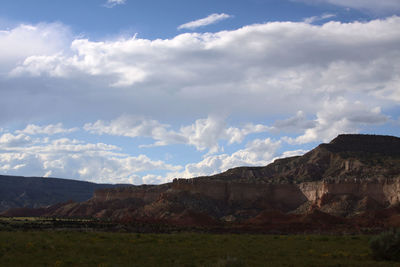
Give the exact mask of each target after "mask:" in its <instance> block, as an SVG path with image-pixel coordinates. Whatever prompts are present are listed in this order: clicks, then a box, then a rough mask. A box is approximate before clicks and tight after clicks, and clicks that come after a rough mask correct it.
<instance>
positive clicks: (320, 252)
mask: <svg viewBox="0 0 400 267" xmlns="http://www.w3.org/2000/svg"><path fill="white" fill-rule="evenodd" d="M369 239H370V236H365V235H363V236H350V235H348V236H346V235H344V236H329V235H249V234H206V233H204V234H203V233H176V234H175V233H172V234H137V233H113V232H84V231H83V232H82V231H0V265H1V266H399V263H396V262H387V261H386V262H385V261H381V262H378V261H375V260H373V259H372V256H371V252H370V249H369V247H368V241H369Z"/></svg>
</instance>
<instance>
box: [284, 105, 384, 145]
mask: <svg viewBox="0 0 400 267" xmlns="http://www.w3.org/2000/svg"><path fill="white" fill-rule="evenodd" d="M388 120H389V118H388V116H386V115H384V114H382V113H381V109H380V107H374V108H372V109H370V108H368V107H366V106H365V105H364V104H362V103H361V102H358V101H357V102H354V103H351V102H349V101H347V100H346V99H344V98H338V99H337V100H335V101H326V102H325V103H324V108H323V109H322V110H321V111H319V112H317V118H316V120H315V123H314V125H313V126H312V127H310V128H308V129H306V130H305V131H304V134H303V135H300V136H298V137H296V138H285V140H286V141H287V142H289V143H292V144H304V143H309V142H316V141H323V142H329V141H330V140H332V139H333V138H334V137H336V136H337V135H338V134H343V133H358V131H359V129H360V128H361V126H363V125H377V124H383V123H385V122H387V121H388ZM310 126H311V125H310Z"/></svg>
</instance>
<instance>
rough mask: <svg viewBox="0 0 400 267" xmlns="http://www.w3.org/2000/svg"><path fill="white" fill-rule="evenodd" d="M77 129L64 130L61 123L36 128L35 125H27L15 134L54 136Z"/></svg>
mask: <svg viewBox="0 0 400 267" xmlns="http://www.w3.org/2000/svg"><path fill="white" fill-rule="evenodd" d="M77 130H78V128H70V129H66V128H64V127H63V124H62V123H57V124H49V125H46V126H38V125H35V124H29V125H27V126H26V127H25V129H23V130H17V131H16V133H21V134H27V135H37V134H45V135H54V134H65V133H72V132H75V131H77Z"/></svg>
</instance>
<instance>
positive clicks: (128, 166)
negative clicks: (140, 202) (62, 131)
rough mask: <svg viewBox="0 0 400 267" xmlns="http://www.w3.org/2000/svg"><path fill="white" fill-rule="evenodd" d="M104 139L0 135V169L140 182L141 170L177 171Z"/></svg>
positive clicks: (115, 181)
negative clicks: (130, 153) (123, 150)
mask: <svg viewBox="0 0 400 267" xmlns="http://www.w3.org/2000/svg"><path fill="white" fill-rule="evenodd" d="M120 150H121V149H120V148H119V147H117V146H114V145H108V144H104V143H88V142H84V141H80V140H76V139H69V138H59V139H53V140H49V139H48V138H43V139H32V138H31V137H29V136H27V135H24V134H18V135H14V134H11V133H5V134H3V135H1V136H0V166H1V167H0V171H1V172H2V173H6V174H18V175H28V176H32V175H36V176H53V177H61V178H75V179H82V180H87V181H93V182H103V183H135V184H141V183H143V180H142V177H141V175H139V174H138V173H141V172H151V171H154V170H157V171H160V170H167V171H178V170H180V169H181V166H174V165H171V164H167V163H165V162H163V161H154V160H151V159H150V158H148V157H147V156H146V155H138V156H131V155H128V154H125V153H121V152H120Z"/></svg>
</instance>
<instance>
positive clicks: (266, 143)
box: [168, 138, 281, 179]
mask: <svg viewBox="0 0 400 267" xmlns="http://www.w3.org/2000/svg"><path fill="white" fill-rule="evenodd" d="M280 145H281V142H280V141H273V140H271V139H270V138H267V139H255V140H253V141H251V142H249V143H248V144H247V145H246V147H245V148H244V149H241V150H238V151H236V152H234V153H233V154H231V155H228V154H220V155H210V156H206V157H205V158H204V159H203V160H202V161H200V162H198V163H191V164H187V165H186V166H185V170H184V171H183V172H172V173H169V174H168V177H170V179H171V178H174V177H182V178H191V177H197V176H204V175H212V174H216V173H219V172H223V171H226V170H228V169H230V168H234V167H238V166H264V165H266V164H268V163H270V162H271V161H272V160H273V159H274V157H275V156H276V151H277V150H278V148H279V147H280Z"/></svg>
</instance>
